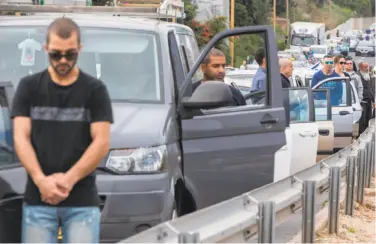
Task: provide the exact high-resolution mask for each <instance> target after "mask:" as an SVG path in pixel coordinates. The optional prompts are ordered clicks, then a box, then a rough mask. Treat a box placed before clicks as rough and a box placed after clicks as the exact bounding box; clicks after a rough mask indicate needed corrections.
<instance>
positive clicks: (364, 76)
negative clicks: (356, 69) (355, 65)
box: [360, 72, 371, 81]
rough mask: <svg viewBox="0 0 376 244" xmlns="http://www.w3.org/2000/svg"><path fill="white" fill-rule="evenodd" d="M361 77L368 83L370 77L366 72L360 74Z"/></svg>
mask: <svg viewBox="0 0 376 244" xmlns="http://www.w3.org/2000/svg"><path fill="white" fill-rule="evenodd" d="M360 73H361V74H362V76H363V79H365V80H366V81H370V80H371V76H370V75H369V73H368V72H360Z"/></svg>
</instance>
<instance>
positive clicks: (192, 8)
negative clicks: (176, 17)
mask: <svg viewBox="0 0 376 244" xmlns="http://www.w3.org/2000/svg"><path fill="white" fill-rule="evenodd" d="M183 2H184V13H185V19H184V24H185V25H188V26H191V24H192V20H194V18H195V17H196V13H197V8H198V7H197V5H196V4H193V3H192V2H191V1H190V0H183Z"/></svg>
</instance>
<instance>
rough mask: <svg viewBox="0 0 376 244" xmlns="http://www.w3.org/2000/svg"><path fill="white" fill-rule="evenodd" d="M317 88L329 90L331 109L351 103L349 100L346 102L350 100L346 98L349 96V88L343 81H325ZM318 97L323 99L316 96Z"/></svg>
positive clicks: (321, 97) (322, 97)
mask: <svg viewBox="0 0 376 244" xmlns="http://www.w3.org/2000/svg"><path fill="white" fill-rule="evenodd" d="M317 88H328V89H329V90H330V102H331V105H332V107H346V106H349V103H351V100H348V99H350V97H348V94H350V90H348V88H349V86H347V84H346V82H344V81H341V80H333V81H327V82H324V83H322V84H320V85H319V86H317ZM318 97H320V99H325V97H324V96H322V95H318Z"/></svg>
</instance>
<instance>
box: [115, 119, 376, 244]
mask: <svg viewBox="0 0 376 244" xmlns="http://www.w3.org/2000/svg"><path fill="white" fill-rule="evenodd" d="M375 128H376V126H375V120H374V119H373V120H371V121H370V126H369V127H368V129H367V130H366V131H365V132H364V133H363V134H362V135H360V137H359V138H358V140H356V141H355V142H354V143H352V144H351V145H349V146H347V147H346V148H344V149H342V150H341V151H339V152H337V153H335V154H333V155H331V156H330V157H328V158H326V159H324V160H322V161H320V162H318V163H317V164H316V165H313V166H312V167H310V168H307V169H305V170H302V171H300V172H298V173H296V174H294V175H292V176H289V177H287V178H285V179H282V180H280V181H278V182H275V183H272V184H269V185H266V186H263V187H261V188H258V189H255V190H253V191H250V192H247V193H244V194H243V195H240V196H237V197H235V198H232V199H229V200H227V201H224V202H221V203H218V204H216V205H213V206H210V207H207V208H205V209H202V210H199V211H196V212H194V213H191V214H188V215H185V216H182V217H180V218H177V219H174V220H170V221H167V222H164V223H161V224H159V225H157V226H155V227H153V228H150V229H148V230H146V231H144V232H141V233H139V234H137V235H135V236H132V237H130V238H128V239H125V240H123V241H121V242H120V243H123V242H124V243H131V242H132V243H135V242H137V243H139V242H148V243H153V242H154V243H155V242H169V243H187V242H191V243H195V242H196V243H197V242H200V243H202V242H205V243H207V242H212V243H213V242H237V243H239V242H247V241H249V240H250V239H252V238H254V237H255V236H256V235H257V237H258V242H259V243H271V242H273V241H274V236H275V226H276V224H277V223H278V224H282V223H283V222H284V221H285V220H286V219H287V218H288V217H289V216H291V215H292V214H293V213H294V212H296V210H298V209H300V208H302V240H301V241H302V243H313V242H314V239H315V214H316V212H315V204H316V203H317V201H318V200H319V199H320V200H321V201H322V203H325V202H328V203H329V212H328V214H329V221H328V224H329V232H330V233H336V232H337V231H338V219H339V204H340V201H341V200H342V199H340V190H341V185H344V186H346V196H345V214H347V215H350V216H351V215H353V209H354V205H353V203H354V199H356V201H357V202H358V203H360V204H362V203H363V197H364V188H365V187H369V186H370V183H371V177H372V175H373V176H374V175H375ZM328 193H329V194H328ZM324 194H328V197H318V196H319V195H321V196H324Z"/></svg>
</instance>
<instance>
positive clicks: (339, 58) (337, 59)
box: [334, 54, 345, 64]
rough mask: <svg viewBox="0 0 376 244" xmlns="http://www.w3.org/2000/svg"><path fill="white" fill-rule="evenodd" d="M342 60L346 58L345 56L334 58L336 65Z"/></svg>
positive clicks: (340, 55)
mask: <svg viewBox="0 0 376 244" xmlns="http://www.w3.org/2000/svg"><path fill="white" fill-rule="evenodd" d="M341 58H343V59H344V58H345V56H343V55H342V54H339V55H337V56H335V57H334V63H335V64H338V63H339V60H341Z"/></svg>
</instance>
